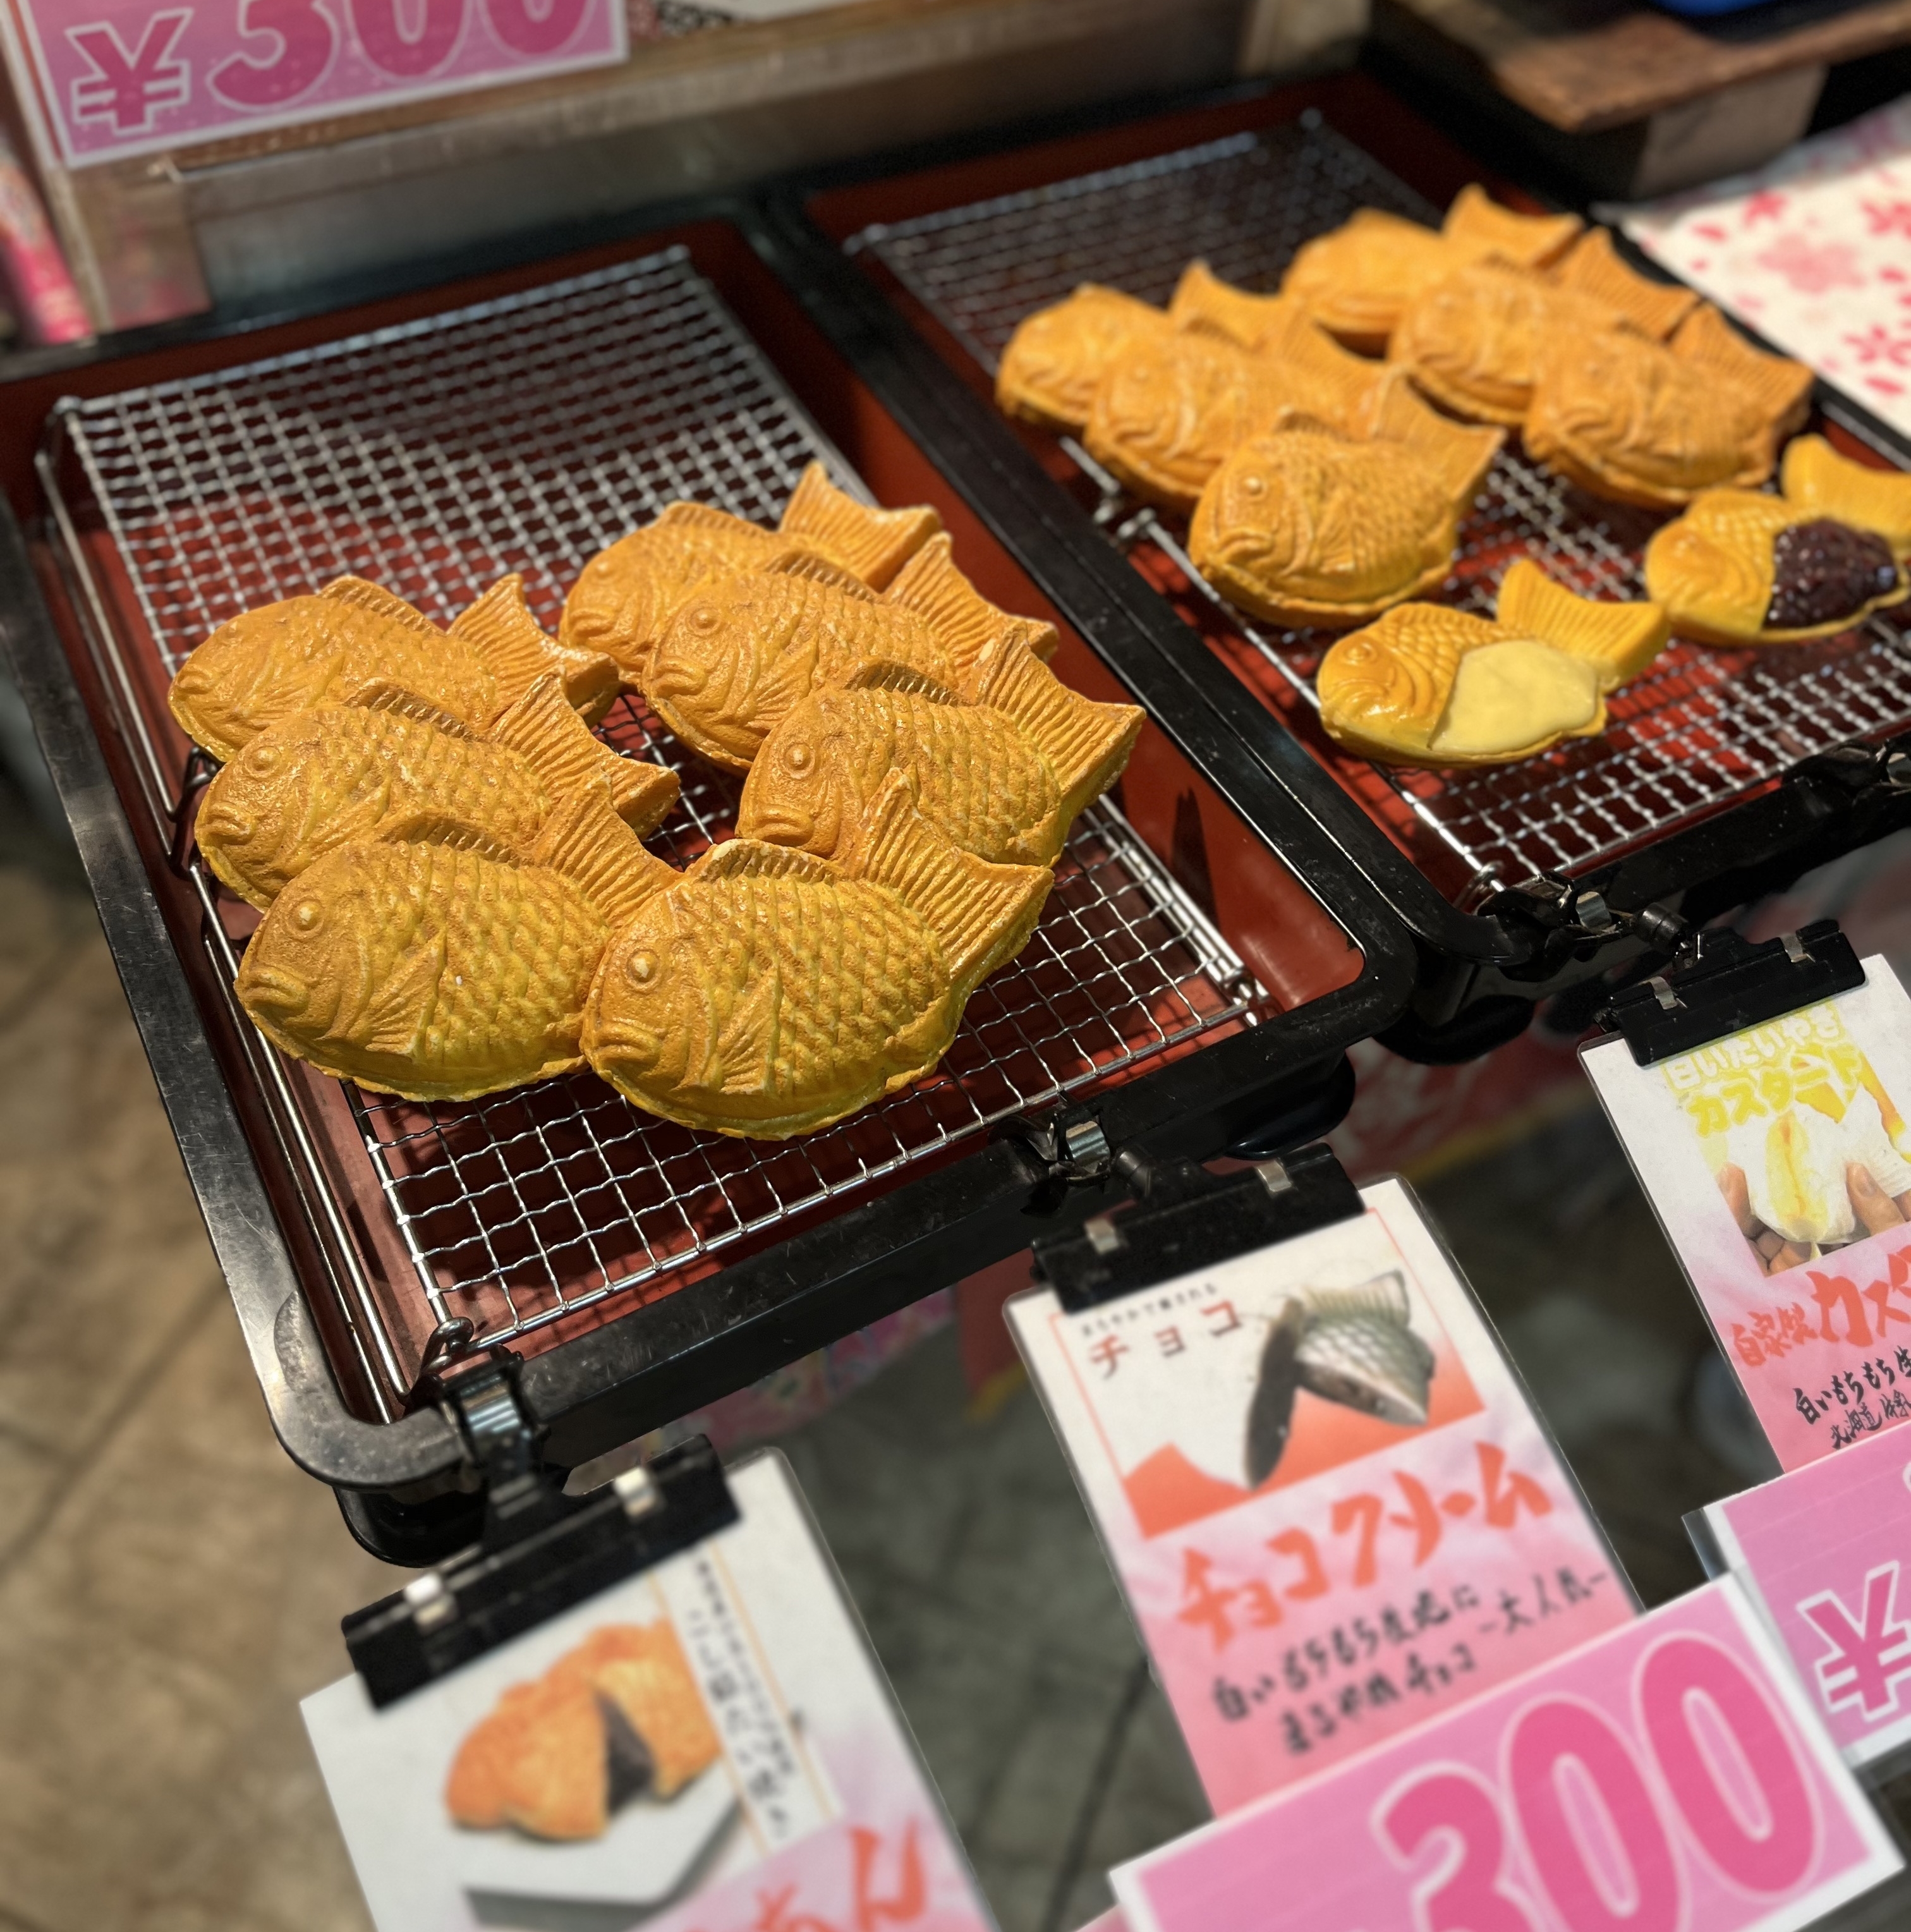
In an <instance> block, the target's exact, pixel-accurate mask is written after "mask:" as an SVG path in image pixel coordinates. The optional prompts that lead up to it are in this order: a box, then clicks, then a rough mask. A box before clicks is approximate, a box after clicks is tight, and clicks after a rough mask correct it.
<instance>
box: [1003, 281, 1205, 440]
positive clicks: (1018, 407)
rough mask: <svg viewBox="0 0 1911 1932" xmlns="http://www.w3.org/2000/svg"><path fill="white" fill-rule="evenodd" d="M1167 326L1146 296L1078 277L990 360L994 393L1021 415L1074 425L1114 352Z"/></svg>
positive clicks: (1044, 424) (1082, 418) (1046, 425)
mask: <svg viewBox="0 0 1911 1932" xmlns="http://www.w3.org/2000/svg"><path fill="white" fill-rule="evenodd" d="M1173 327H1174V325H1173V323H1171V322H1170V321H1169V318H1168V317H1167V316H1166V314H1163V311H1161V310H1160V309H1158V308H1154V306H1153V305H1151V304H1150V303H1148V302H1141V301H1138V300H1137V299H1136V298H1135V297H1134V296H1127V295H1124V294H1123V293H1121V290H1119V289H1108V288H1103V287H1100V285H1099V284H1097V283H1094V282H1084V283H1083V284H1082V286H1081V287H1079V289H1077V290H1076V291H1075V293H1073V295H1072V296H1070V297H1069V298H1068V299H1067V301H1066V302H1055V303H1053V304H1052V305H1050V306H1049V308H1040V309H1037V311H1035V313H1034V314H1033V315H1031V316H1026V317H1024V318H1023V319H1022V322H1021V323H1019V325H1018V326H1017V327H1016V332H1015V333H1014V335H1012V336H1010V338H1009V340H1008V343H1007V346H1006V347H1004V350H1003V351H1002V359H1001V362H999V363H998V365H996V370H995V400H996V401H997V402H998V404H1001V407H1002V409H1003V410H1004V412H1005V413H1007V414H1008V415H1010V416H1019V417H1020V418H1021V419H1022V421H1023V422H1032V423H1034V424H1037V425H1039V426H1040V428H1043V429H1053V430H1079V429H1080V428H1082V427H1083V425H1085V424H1086V423H1087V422H1088V411H1089V408H1090V407H1091V404H1093V403H1094V400H1095V391H1096V389H1097V388H1098V387H1099V386H1100V383H1101V380H1102V377H1103V374H1104V373H1105V372H1106V370H1107V368H1108V366H1109V363H1110V362H1112V361H1113V360H1114V359H1115V356H1117V355H1118V353H1121V351H1122V350H1124V349H1127V348H1128V347H1130V346H1131V345H1132V344H1135V343H1137V342H1140V341H1154V340H1155V339H1156V338H1159V337H1161V336H1164V335H1168V334H1169V333H1170V332H1172V329H1173Z"/></svg>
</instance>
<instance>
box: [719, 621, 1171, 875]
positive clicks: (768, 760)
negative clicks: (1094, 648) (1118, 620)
mask: <svg viewBox="0 0 1911 1932" xmlns="http://www.w3.org/2000/svg"><path fill="white" fill-rule="evenodd" d="M1143 717H1144V713H1143V712H1142V711H1141V710H1140V709H1139V708H1138V707H1137V706H1134V705H1132V704H1097V703H1094V702H1093V701H1091V700H1090V699H1088V698H1086V697H1082V695H1081V694H1080V693H1079V692H1077V691H1071V690H1070V689H1069V688H1068V687H1067V685H1064V684H1062V683H1061V682H1060V681H1059V680H1058V679H1057V678H1056V676H1055V673H1053V672H1052V671H1051V670H1049V668H1048V667H1047V666H1046V665H1045V664H1043V663H1042V662H1041V661H1040V659H1039V658H1037V657H1036V656H1035V655H1034V653H1033V652H1031V650H1030V649H1028V646H1027V645H1026V644H1025V643H1022V640H1020V639H1019V638H1010V639H1007V640H1004V642H1003V643H1000V644H998V645H997V646H993V647H992V649H991V652H990V654H989V660H988V661H987V662H986V663H985V664H984V665H983V667H982V668H981V672H980V676H979V677H978V679H977V683H976V688H975V702H974V703H963V702H962V700H960V699H959V698H958V697H956V695H955V694H954V693H953V692H951V691H947V690H945V689H944V688H941V687H940V686H938V685H932V684H930V683H929V682H928V681H927V680H926V679H922V678H919V677H918V676H916V675H915V674H914V673H909V672H901V671H898V670H896V669H895V667H892V666H890V665H871V666H869V667H866V668H865V670H862V671H860V672H859V673H857V674H856V676H854V677H853V678H852V679H850V682H849V683H848V684H847V685H845V686H844V687H842V688H836V689H826V690H820V691H812V692H811V694H809V696H808V697H805V698H804V699H803V700H802V701H801V702H800V703H798V704H797V705H796V707H795V708H794V709H793V710H792V711H791V712H790V713H789V715H787V717H785V718H784V719H783V721H781V723H780V724H778V725H777V726H776V727H775V730H772V732H771V733H770V734H769V736H768V737H767V738H766V739H765V740H764V741H763V749H762V750H761V751H759V752H758V753H757V758H756V762H755V763H754V764H752V765H751V767H750V775H749V777H748V780H747V781H745V784H744V786H743V797H742V804H741V805H740V807H739V810H738V813H737V819H736V832H737V835H738V837H739V838H760V839H765V840H768V841H771V842H772V843H774V844H779V845H799V846H801V847H803V848H804V849H805V850H807V851H811V852H814V853H817V854H818V855H819V856H821V857H824V858H841V857H842V856H844V855H845V854H846V853H847V851H848V850H849V848H850V841H851V840H852V839H853V838H854V837H855V836H856V834H857V833H858V832H859V829H860V828H861V827H862V826H863V825H864V824H865V823H867V822H868V814H869V812H870V810H871V807H872V806H873V805H874V803H875V802H876V799H877V796H879V794H880V792H881V790H882V787H883V784H885V783H886V781H887V780H888V778H889V774H890V773H891V772H901V774H902V775H903V777H904V778H905V779H906V780H907V782H908V785H909V789H910V796H911V797H912V799H913V801H914V803H915V806H916V810H917V811H919V812H920V813H921V814H922V816H923V817H925V818H926V819H927V820H929V823H931V824H932V825H933V826H935V827H936V828H937V829H938V830H939V831H941V832H942V833H943V834H944V835H945V836H946V837H947V838H949V839H950V840H951V841H953V843H954V844H957V845H959V846H960V847H962V850H964V851H965V852H973V853H975V854H976V856H977V857H978V858H983V859H991V860H993V861H995V862H997V863H998V864H1004V865H1049V864H1050V863H1052V862H1053V861H1054V859H1055V857H1056V856H1057V854H1058V853H1060V852H1061V849H1062V844H1063V841H1064V840H1065V839H1066V838H1067V836H1068V829H1069V827H1070V825H1072V824H1073V823H1074V821H1075V819H1076V815H1077V814H1079V812H1080V811H1082V809H1083V808H1084V807H1085V806H1086V805H1089V804H1090V803H1091V802H1093V801H1094V799H1097V798H1099V797H1100V796H1101V794H1102V793H1103V792H1104V791H1106V790H1107V789H1108V787H1109V786H1110V785H1111V784H1113V783H1114V782H1115V779H1116V778H1118V777H1119V776H1120V775H1121V771H1122V768H1123V767H1124V766H1125V765H1126V764H1127V762H1128V754H1129V753H1130V751H1132V750H1133V748H1134V744H1135V740H1136V737H1137V736H1138V735H1139V733H1140V731H1141V728H1142V720H1143Z"/></svg>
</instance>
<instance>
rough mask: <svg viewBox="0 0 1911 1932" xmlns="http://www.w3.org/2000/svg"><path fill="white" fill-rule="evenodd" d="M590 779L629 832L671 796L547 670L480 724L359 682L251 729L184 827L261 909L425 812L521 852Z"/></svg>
mask: <svg viewBox="0 0 1911 1932" xmlns="http://www.w3.org/2000/svg"><path fill="white" fill-rule="evenodd" d="M598 782H607V783H608V784H609V785H610V796H611V801H612V803H613V805H614V806H615V808H616V811H617V813H618V814H619V817H622V819H623V820H624V822H625V823H626V824H627V825H628V826H630V827H631V830H632V831H634V832H636V834H637V836H638V837H639V838H645V837H647V836H648V835H649V833H651V832H653V831H655V829H656V828H657V826H658V824H659V823H661V820H662V819H663V817H664V814H666V813H667V811H669V810H670V808H671V807H672V806H673V805H675V804H676V800H677V793H678V784H677V778H676V773H675V772H670V771H666V770H665V769H664V768H663V766H661V765H653V764H647V763H643V762H641V761H640V760H637V759H635V758H624V757H619V756H618V755H617V754H616V752H615V751H612V750H611V748H610V746H609V745H606V744H605V743H604V742H602V740H601V739H598V738H595V737H593V736H592V735H591V733H590V730H589V727H587V726H586V724H585V723H584V721H583V719H582V718H580V717H579V716H578V715H577V712H574V710H572V709H571V707H570V706H569V705H568V703H565V699H564V695H563V692H562V690H561V689H560V688H559V685H558V682H557V680H556V678H555V677H554V676H550V675H548V674H547V675H546V676H543V677H541V678H539V679H538V681H537V682H536V683H535V684H534V685H532V687H531V688H530V689H529V691H526V693H525V694H524V695H523V697H520V699H519V700H517V703H515V704H514V705H512V706H511V707H510V709H508V710H507V711H506V712H505V713H504V715H503V716H502V717H501V718H499V719H498V721H497V722H496V724H494V725H493V726H492V727H491V728H490V730H488V731H479V730H475V729H474V728H473V727H472V726H470V725H468V724H464V723H463V722H462V721H460V720H459V719H458V718H454V717H453V716H452V715H451V714H450V712H445V711H440V710H438V709H436V708H435V707H434V706H431V705H428V704H427V703H425V701H424V700H423V699H422V698H415V697H412V696H411V695H410V694H409V693H408V692H404V691H392V690H389V689H381V690H375V691H359V692H356V693H354V694H352V695H351V696H350V697H347V699H346V700H345V701H344V703H342V704H335V705H325V706H320V707H319V708H318V709H314V710H311V711H295V712H293V714H292V715H291V716H290V718H282V719H281V721H279V722H278V724H272V725H269V726H268V727H266V729H265V730H263V731H261V732H260V733H259V735H258V736H257V737H256V738H254V739H253V740H252V742H251V743H250V744H248V745H247V746H246V748H245V750H244V751H241V752H240V753H239V755H238V756H237V757H236V758H234V759H233V760H232V762H231V763H229V764H227V765H226V766H223V767H221V769H220V771H219V773H218V775H217V776H216V777H215V778H214V779H213V781H212V782H211V784H209V785H208V787H206V790H205V798H204V799H203V800H202V802H201V803H200V805H199V817H198V820H197V821H196V835H197V838H198V841H199V850H200V851H201V852H202V853H203V854H204V855H205V859H206V862H207V863H208V865H211V868H212V869H213V871H214V872H215V873H216V874H217V875H218V877H220V879H221V880H223V881H224V882H225V883H226V885H228V886H230V887H231V888H232V889H233V891H234V892H237V893H238V894H239V896H240V897H241V898H245V899H249V900H250V901H251V902H252V904H254V905H256V906H257V907H260V910H262V911H263V910H264V909H265V908H266V907H268V906H269V905H270V904H272V901H273V900H275V898H278V895H279V894H280V893H281V892H283V891H284V889H285V888H286V886H287V885H288V884H289V883H290V882H291V881H292V880H294V879H296V877H298V876H299V874H300V873H302V872H303V871H305V870H306V868H308V866H310V865H312V864H313V863H314V861H315V860H317V859H322V858H323V857H324V856H325V855H326V853H328V852H329V851H332V850H334V849H335V847H338V846H341V845H346V844H350V843H351V842H352V841H353V840H355V839H360V838H370V837H371V836H372V835H374V834H375V833H376V832H377V831H378V829H380V826H383V825H386V824H388V823H397V822H400V821H402V820H409V819H416V818H418V817H421V816H422V815H425V814H429V813H431V812H434V811H435V812H441V813H444V814H449V816H450V817H453V818H455V819H456V820H458V821H459V822H460V823H461V824H463V825H466V826H474V827H476V828H478V829H481V830H482V831H484V832H485V833H486V834H487V835H489V837H490V838H492V839H493V841H495V842H496V843H497V844H501V845H505V846H508V847H510V848H511V850H513V851H517V852H522V853H526V854H528V853H529V851H530V850H531V848H532V844H534V842H535V839H536V837H537V835H538V831H539V829H541V827H542V826H543V825H544V821H545V820H547V818H549V817H550V814H551V812H552V811H553V808H555V807H556V804H557V802H558V801H559V799H562V798H564V797H566V796H569V795H570V794H571V793H573V792H574V791H577V790H579V789H580V787H584V786H586V785H588V784H594V783H598Z"/></svg>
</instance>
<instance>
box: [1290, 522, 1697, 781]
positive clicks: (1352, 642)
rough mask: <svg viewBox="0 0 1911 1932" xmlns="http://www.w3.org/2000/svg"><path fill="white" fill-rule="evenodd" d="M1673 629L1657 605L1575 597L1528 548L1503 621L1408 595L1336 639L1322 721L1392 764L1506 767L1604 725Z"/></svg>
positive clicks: (1323, 685) (1504, 600) (1320, 687)
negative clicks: (1609, 699)
mask: <svg viewBox="0 0 1911 1932" xmlns="http://www.w3.org/2000/svg"><path fill="white" fill-rule="evenodd" d="M1666 636H1667V625H1666V613H1665V612H1664V610H1662V609H1661V607H1659V606H1658V604H1599V603H1595V602H1592V601H1590V600H1589V599H1588V598H1580V597H1575V596H1574V595H1573V594H1572V593H1571V592H1570V591H1568V590H1565V589H1562V588H1561V586H1559V585H1558V584H1557V583H1554V582H1553V580H1552V579H1551V578H1550V577H1547V575H1546V574H1545V573H1544V571H1542V570H1541V569H1540V568H1539V567H1538V565H1536V564H1534V563H1532V562H1529V561H1528V560H1527V559H1525V558H1522V559H1520V561H1519V562H1517V563H1515V564H1514V565H1513V567H1512V568H1511V569H1510V570H1509V571H1508V572H1507V574H1506V580H1505V583H1503V584H1502V586H1501V588H1500V595H1499V615H1498V616H1497V618H1496V619H1492V620H1489V619H1487V618H1484V617H1475V616H1472V614H1471V613H1469V612H1467V611H1465V610H1452V609H1450V608H1449V607H1447V606H1446V605H1445V604H1402V605H1400V607H1398V608H1397V609H1395V610H1389V611H1388V613H1386V615H1385V616H1383V617H1382V618H1381V619H1379V622H1376V623H1373V624H1370V625H1368V626H1367V628H1366V629H1365V630H1364V631H1355V633H1354V634H1352V636H1351V637H1342V638H1340V639H1338V640H1337V641H1336V642H1335V643H1334V646H1333V648H1332V649H1331V650H1329V651H1328V654H1327V655H1326V656H1325V658H1322V661H1321V667H1320V672H1319V676H1318V677H1317V678H1316V680H1315V683H1316V690H1317V691H1318V692H1319V697H1320V700H1321V722H1322V724H1324V725H1325V726H1326V727H1327V729H1328V731H1329V732H1331V733H1332V734H1333V736H1334V737H1336V738H1337V739H1339V740H1340V742H1341V743H1343V745H1347V746H1349V748H1351V749H1352V750H1354V751H1360V752H1362V753H1364V754H1365V755H1366V756H1367V757H1370V758H1373V759H1376V760H1379V762H1380V763H1383V764H1406V765H1430V766H1438V767H1442V768H1444V767H1448V766H1462V765H1496V764H1506V763H1511V761H1512V760H1514V759H1517V758H1529V757H1532V756H1533V755H1534V754H1535V753H1537V752H1540V751H1545V750H1546V749H1547V748H1548V747H1549V746H1550V745H1554V744H1556V743H1557V742H1559V740H1560V739H1562V738H1580V737H1588V736H1592V734H1594V733H1597V732H1599V731H1603V730H1604V729H1605V728H1606V693H1607V691H1611V690H1613V689H1614V688H1616V687H1617V686H1618V685H1621V684H1623V683H1625V682H1626V681H1627V679H1629V678H1633V677H1636V676H1638V674H1639V673H1640V671H1642V670H1644V668H1645V667H1646V665H1647V664H1649V663H1650V662H1651V661H1652V658H1654V657H1655V655H1657V654H1658V652H1659V651H1660V650H1661V649H1662V648H1663V647H1664V644H1665V641H1666Z"/></svg>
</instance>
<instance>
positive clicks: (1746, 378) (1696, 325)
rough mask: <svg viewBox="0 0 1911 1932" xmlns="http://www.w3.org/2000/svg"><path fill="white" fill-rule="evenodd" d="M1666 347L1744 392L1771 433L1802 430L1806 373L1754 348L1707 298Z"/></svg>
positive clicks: (1808, 401)
mask: <svg viewBox="0 0 1911 1932" xmlns="http://www.w3.org/2000/svg"><path fill="white" fill-rule="evenodd" d="M1672 351H1673V354H1674V355H1675V356H1679V357H1681V358H1682V359H1684V360H1685V361H1686V362H1696V363H1697V364H1698V365H1699V366H1700V368H1703V369H1706V370H1708V371H1711V372H1712V373H1713V374H1716V375H1718V376H1719V377H1722V378H1723V379H1724V380H1725V381H1726V382H1727V383H1730V384H1731V385H1732V386H1733V388H1734V389H1739V390H1742V391H1743V392H1745V394H1746V395H1748V396H1750V397H1751V398H1752V399H1753V401H1755V402H1756V403H1757V405H1758V407H1760V409H1761V410H1763V411H1764V412H1765V413H1766V415H1767V416H1769V417H1770V418H1771V419H1772V425H1773V431H1774V435H1775V437H1783V436H1789V435H1790V434H1791V433H1792V432H1793V431H1794V430H1798V429H1802V428H1804V426H1805V417H1806V416H1807V415H1808V413H1809V412H1810V410H1811V386H1812V383H1813V381H1814V377H1813V375H1812V373H1811V371H1810V370H1809V369H1808V368H1806V367H1805V365H1804V364H1803V363H1802V362H1793V360H1792V359H1791V358H1790V356H1768V355H1767V354H1766V353H1765V352H1764V351H1763V350H1760V349H1754V347H1752V345H1751V344H1750V343H1749V342H1748V341H1746V340H1745V338H1744V337H1743V336H1742V335H1740V334H1739V332H1738V331H1737V330H1736V329H1734V328H1733V326H1732V325H1731V323H1729V322H1727V320H1726V319H1725V317H1724V316H1722V315H1721V314H1720V313H1719V312H1718V310H1717V309H1715V308H1713V306H1712V304H1711V303H1710V302H1701V303H1700V305H1699V306H1698V307H1697V308H1695V309H1694V311H1692V313H1691V314H1690V315H1688V317H1686V318H1685V320H1684V321H1683V322H1682V323H1680V324H1679V328H1678V329H1677V331H1676V333H1675V334H1674V335H1673V339H1672Z"/></svg>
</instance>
